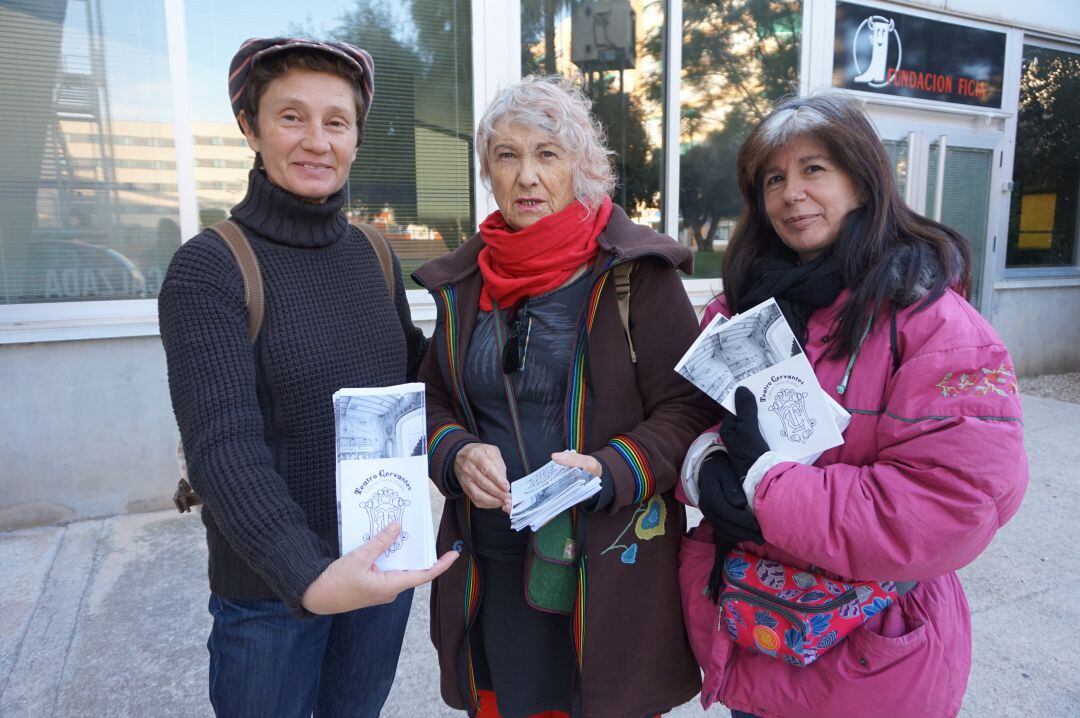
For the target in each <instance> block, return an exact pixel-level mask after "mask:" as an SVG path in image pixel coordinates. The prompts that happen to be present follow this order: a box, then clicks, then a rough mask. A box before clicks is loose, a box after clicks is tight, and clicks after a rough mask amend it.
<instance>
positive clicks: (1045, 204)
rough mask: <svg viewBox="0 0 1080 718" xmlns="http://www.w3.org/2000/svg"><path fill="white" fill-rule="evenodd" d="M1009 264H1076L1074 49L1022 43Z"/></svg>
mask: <svg viewBox="0 0 1080 718" xmlns="http://www.w3.org/2000/svg"><path fill="white" fill-rule="evenodd" d="M1021 67H1022V70H1021V77H1020V111H1019V116H1018V121H1017V125H1016V160H1015V162H1014V165H1013V191H1012V204H1011V207H1010V214H1009V242H1008V249H1007V251H1006V255H1005V263H1006V266H1008V267H1071V266H1075V265H1076V264H1077V261H1078V258H1077V241H1076V235H1077V212H1078V211H1080V203H1078V202H1077V193H1078V190H1080V123H1078V122H1077V118H1078V117H1080V55H1077V54H1074V53H1071V52H1062V51H1060V50H1051V49H1049V48H1045V47H1036V46H1034V45H1025V46H1024V59H1023V63H1022V65H1021Z"/></svg>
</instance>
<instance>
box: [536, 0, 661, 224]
mask: <svg viewBox="0 0 1080 718" xmlns="http://www.w3.org/2000/svg"><path fill="white" fill-rule="evenodd" d="M583 1H587V0H522V2H521V38H522V42H521V68H522V75H530V74H539V75H553V74H558V73H559V72H564V73H566V74H568V75H570V76H572V77H576V78H577V79H578V80H580V81H581V82H582V86H583V87H582V89H583V90H584V92H585V94H586V95H587V96H588V97H589V99H591V100H592V102H593V112H594V114H595V115H596V117H597V119H598V120H599V121H600V124H601V125H602V126H603V127H604V130H605V132H606V133H607V140H608V147H609V148H610V149H611V150H612V151H613V152H614V153H615V155H614V160H615V169H616V172H617V175H618V181H617V185H616V188H615V193H614V200H615V202H616V203H617V204H619V205H620V206H622V207H623V209H625V210H626V211H627V213H628V214H631V215H636V214H637V213H638V212H639V211H640V210H641V209H642V208H644V207H656V206H658V202H659V194H660V162H659V153H658V152H657V151H656V150H657V148H655V147H654V146H653V144H652V142H651V141H650V138H649V134H648V132H647V131H646V123H645V109H644V107H643V105H642V99H643V98H642V97H640V96H638V95H635V94H634V93H630V92H624V91H622V87H621V85H622V83H620V78H619V73H618V71H597V72H581V71H580V69H579V68H577V67H576V66H574V65H572V64H571V63H570V59H569V58H563V62H562V63H561V65H562V66H561V67H560V63H559V62H558V60H559V58H558V57H557V55H556V30H557V28H558V27H560V25H561V26H562V28H563V29H564V30H566V29H568V28H569V24H568V23H569V22H570V18H571V12H572V10H573V8H574V7H575V6H576V5H580V4H581V3H582V2H583ZM637 54H638V55H639V56H640V49H639V51H638V53H637Z"/></svg>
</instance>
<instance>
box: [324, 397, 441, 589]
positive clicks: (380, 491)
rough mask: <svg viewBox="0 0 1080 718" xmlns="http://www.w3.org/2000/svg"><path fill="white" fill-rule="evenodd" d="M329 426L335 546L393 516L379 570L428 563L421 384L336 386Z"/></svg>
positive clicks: (354, 542) (367, 535) (431, 560)
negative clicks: (397, 529) (396, 530)
mask: <svg viewBox="0 0 1080 718" xmlns="http://www.w3.org/2000/svg"><path fill="white" fill-rule="evenodd" d="M334 425H335V427H336V442H335V446H336V452H337V502H338V537H339V539H340V541H341V552H342V553H343V554H345V553H348V552H349V551H351V550H353V549H354V548H356V547H357V546H361V545H363V544H365V543H367V542H368V541H370V540H371V539H372V538H373V537H374V536H375V534H377V533H378V532H379V531H380V530H382V529H383V528H384V527H385V526H387V525H388V524H390V523H393V522H395V521H396V522H398V523H400V524H401V535H400V536H399V537H398V539H397V540H396V541H395V542H394V543H393V544H392V545H391V546H390V548H388V549H387V550H386V551H385V552H384V553H383V554H382V555H381V556H379V558H378V560H376V562H375V564H376V565H377V566H378V567H379V568H380V569H382V570H384V571H390V570H396V569H403V570H415V569H425V568H431V566H433V565H434V564H435V532H434V530H433V527H432V520H431V503H430V498H429V496H428V469H427V417H426V413H425V406H424V385H423V384H420V383H413V384H400V385H398V386H386V387H378V388H368V389H341V390H339V391H337V392H335V393H334Z"/></svg>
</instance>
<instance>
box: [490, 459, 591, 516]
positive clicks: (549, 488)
mask: <svg viewBox="0 0 1080 718" xmlns="http://www.w3.org/2000/svg"><path fill="white" fill-rule="evenodd" d="M599 491H600V479H599V478H597V477H596V476H593V475H592V474H590V473H589V472H587V471H583V470H582V469H578V468H574V467H571V466H563V465H562V464H556V463H555V462H554V461H549V462H548V463H546V464H544V465H543V466H541V467H540V468H539V469H537V470H536V471H534V472H532V473H531V474H528V475H527V476H522V477H521V478H520V479H518V480H517V481H514V482H512V483H511V484H510V503H511V508H510V526H511V528H513V529H514V530H515V531H520V530H521V529H523V528H525V527H526V526H528V527H529V528H530V529H532V530H533V531H536V530H537V529H539V528H540V527H541V526H543V525H544V524H546V523H547V522H548V521H550V520H551V519H553V518H555V517H556V516H558V515H559V514H561V513H562V512H563V511H565V510H566V509H568V508H570V507H571V506H574V505H576V504H579V503H581V502H582V501H584V500H586V499H589V498H592V497H593V496H594V495H596V494H597V493H598V492H599Z"/></svg>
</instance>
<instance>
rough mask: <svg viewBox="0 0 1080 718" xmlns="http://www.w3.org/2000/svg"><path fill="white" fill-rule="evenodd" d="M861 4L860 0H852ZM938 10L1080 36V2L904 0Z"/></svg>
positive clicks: (988, 20) (1052, 32)
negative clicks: (1079, 3)
mask: <svg viewBox="0 0 1080 718" xmlns="http://www.w3.org/2000/svg"><path fill="white" fill-rule="evenodd" d="M852 2H858V0H852ZM901 2H902V3H903V4H905V5H914V6H919V7H925V8H932V9H934V10H944V11H946V12H953V13H957V14H960V15H968V16H970V17H976V18H978V19H980V20H983V21H985V22H1000V23H1002V24H1003V25H1012V26H1014V27H1022V28H1027V29H1032V30H1043V31H1045V32H1047V33H1049V34H1051V35H1058V36H1069V37H1080V10H1078V8H1080V5H1078V4H1077V3H1076V0H1024V1H1023V2H1017V0H907V1H906V2H904V0H901Z"/></svg>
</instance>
